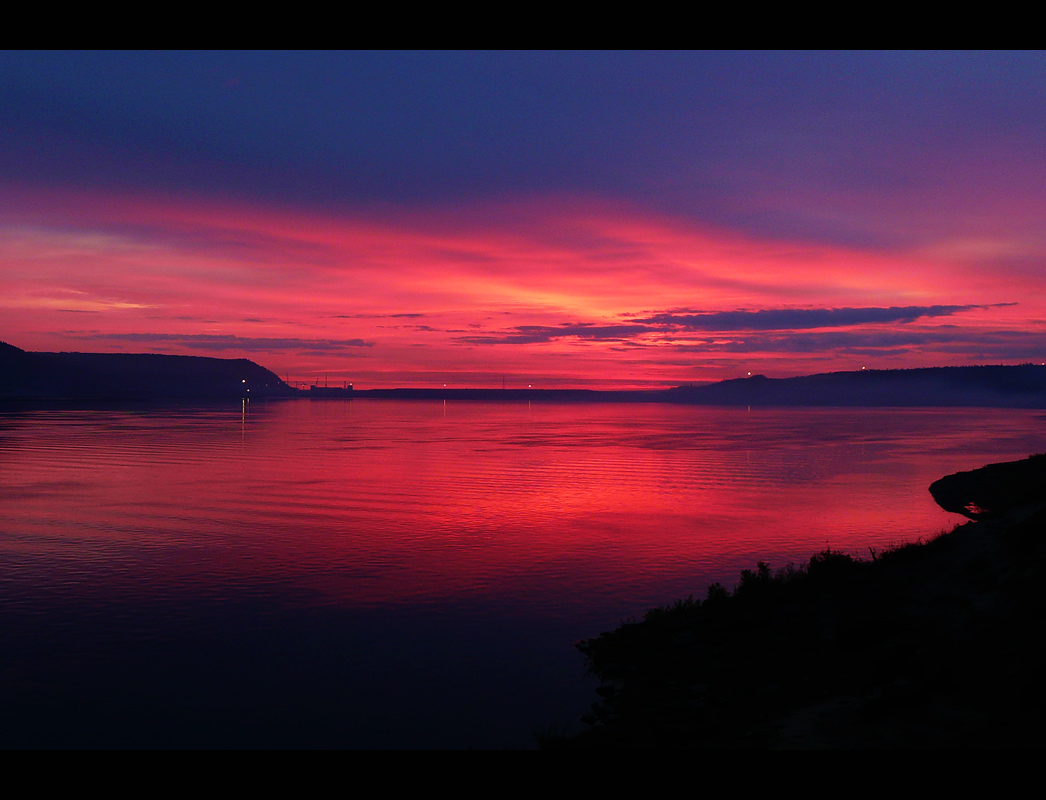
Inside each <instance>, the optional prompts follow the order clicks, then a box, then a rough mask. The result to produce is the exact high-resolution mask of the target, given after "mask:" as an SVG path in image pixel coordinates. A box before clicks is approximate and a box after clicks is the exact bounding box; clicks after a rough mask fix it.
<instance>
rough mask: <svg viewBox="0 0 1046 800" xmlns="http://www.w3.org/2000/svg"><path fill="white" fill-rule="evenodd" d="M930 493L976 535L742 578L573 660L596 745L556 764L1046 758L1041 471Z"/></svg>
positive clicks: (608, 636)
mask: <svg viewBox="0 0 1046 800" xmlns="http://www.w3.org/2000/svg"><path fill="white" fill-rule="evenodd" d="M930 491H931V492H932V494H933V496H934V498H935V499H936V500H937V502H938V503H939V504H940V505H942V506H943V507H944V508H946V509H949V510H953V511H959V512H960V513H964V514H966V515H967V516H969V517H971V519H972V520H973V521H972V522H969V523H966V524H965V525H961V526H959V527H957V528H956V529H955V530H954V531H952V532H951V533H948V534H944V535H941V536H939V537H937V538H935V539H933V540H931V541H928V542H925V543H919V544H912V545H907V546H904V547H900V548H897V549H894V550H891V551H888V552H883V553H874V552H873V553H869V557H868V558H866V559H857V558H854V557H852V556H850V555H847V554H843V553H837V552H832V551H827V550H826V551H824V552H823V553H820V554H818V555H816V556H814V557H813V558H811V559H810V562H809V563H808V564H806V565H804V566H803V567H801V568H792V567H789V568H785V569H783V570H779V571H776V572H775V571H772V570H771V569H770V568H769V567H768V566H767V565H765V564H759V565H758V567H757V568H756V569H755V570H745V571H744V572H742V575H741V582H740V584H738V585H737V587H735V588H734V590H733V591H732V592H728V591H727V590H726V589H724V588H723V587H721V586H719V585H713V586H712V587H711V588H710V590H709V592H708V597H707V598H706V599H705V600H703V601H698V600H694V599H692V598H688V599H687V600H684V601H680V602H677V603H676V604H675V605H673V606H667V607H662V608H657V609H653V610H652V611H649V612H647V614H646V616H645V618H644V619H643V620H642V621H641V622H636V623H630V624H626V625H623V626H621V627H620V628H618V629H617V630H615V631H612V632H609V633H604V634H602V635H601V636H599V637H597V638H595V639H590V640H587V641H585V642H582V643H581V644H579V648H580V649H581V650H582V652H583V653H584V654H585V655H586V656H587V659H588V663H589V667H590V670H591V673H592V674H593V675H594V676H596V677H597V678H598V679H599V681H600V685H599V687H598V689H597V692H598V694H599V696H600V698H601V699H600V700H599V702H597V703H596V704H594V706H593V709H592V713H591V714H590V715H589V716H588V717H587V719H586V722H588V723H589V726H590V727H589V729H588V730H586V731H585V732H583V733H581V734H580V735H579V736H577V737H574V738H573V739H569V740H567V739H563V738H557V737H554V736H550V737H548V738H547V739H546V740H545V741H544V742H543V744H545V745H546V746H548V747H557V746H559V747H623V748H663V747H677V748H689V747H714V748H873V747H895V748H937V747H978V748H983V747H1036V748H1038V747H1043V746H1046V724H1044V716H1043V714H1044V712H1046V682H1044V679H1043V676H1044V675H1046V636H1044V633H1046V455H1038V456H1032V457H1031V458H1029V459H1026V460H1024V461H1019V462H1013V463H1009V464H995V465H991V466H987V467H984V468H982V469H978V470H974V471H972V472H964V473H958V474H956V475H950V476H948V477H946V478H943V479H941V480H940V481H937V482H936V483H934V484H933V486H931V488H930Z"/></svg>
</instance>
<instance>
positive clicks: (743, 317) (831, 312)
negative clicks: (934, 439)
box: [459, 303, 1016, 344]
mask: <svg viewBox="0 0 1046 800" xmlns="http://www.w3.org/2000/svg"><path fill="white" fill-rule="evenodd" d="M1012 305H1016V303H994V304H990V305H930V306H903V307H899V306H893V307H889V308H812V309H760V310H756V311H746V310H740V311H717V312H706V313H701V312H696V313H682V312H681V310H679V309H676V310H673V311H666V312H661V313H657V314H652V315H650V316H646V317H637V318H635V319H634V320H633V321H631V322H629V323H625V324H617V325H600V324H595V323H562V324H560V325H519V326H516V327H515V328H513V329H511V330H508V331H504V332H501V333H491V334H482V335H476V336H463V337H459V341H461V342H464V343H468V344H538V343H542V342H551V341H553V340H556V339H567V338H577V339H590V340H600V341H613V342H625V341H630V340H634V339H637V338H641V337H647V336H650V335H660V336H661V337H662V338H665V337H668V338H672V337H678V336H679V335H681V334H686V333H689V332H702V333H736V332H746V331H796V330H809V329H822V328H851V327H855V326H861V325H883V324H890V323H901V324H907V323H912V322H915V321H916V320H918V319H922V318H933V317H949V316H953V315H955V314H960V313H962V312H964V311H973V310H979V309H987V308H995V307H1000V306H1012ZM684 311H685V310H684Z"/></svg>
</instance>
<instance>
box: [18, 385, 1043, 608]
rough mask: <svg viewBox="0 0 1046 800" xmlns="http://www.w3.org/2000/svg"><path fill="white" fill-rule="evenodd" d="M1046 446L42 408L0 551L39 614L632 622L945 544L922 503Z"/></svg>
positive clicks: (604, 415) (870, 434) (932, 419)
mask: <svg viewBox="0 0 1046 800" xmlns="http://www.w3.org/2000/svg"><path fill="white" fill-rule="evenodd" d="M444 411H445V416H444ZM971 432H972V433H971ZM1043 439H1044V436H1043V434H1042V432H1041V430H1040V426H1039V424H1038V421H1037V420H1036V418H1035V415H1034V413H1032V412H1024V411H1011V410H999V411H995V410H992V411H981V410H962V409H960V410H956V411H954V413H953V412H952V411H951V410H950V411H949V413H948V414H947V415H944V414H941V413H939V412H935V411H908V410H891V411H885V412H883V411H860V410H857V411H853V410H846V411H805V410H804V411H760V412H745V411H742V410H733V409H729V410H726V409H694V408H679V407H669V406H653V405H650V406H622V405H609V404H608V405H541V404H536V405H532V406H530V407H528V406H524V405H510V404H505V405H493V404H491V405H483V404H470V403H448V404H447V405H446V408H445V409H444V406H443V405H442V404H437V403H431V404H429V403H422V402H418V403H397V402H385V401H369V402H368V401H358V400H357V401H353V402H351V403H348V402H328V403H320V402H307V401H291V402H284V403H271V404H268V405H264V404H257V405H256V407H254V408H251V409H249V410H248V411H247V412H246V414H243V413H242V410H241V409H240V408H236V409H235V410H232V409H229V410H198V411H181V412H174V413H172V412H170V411H164V412H143V413H128V412H120V411H117V412H62V413H46V412H33V413H29V414H26V415H24V416H20V417H19V416H14V417H11V416H9V417H7V418H6V419H5V429H4V432H3V435H2V439H0V447H2V450H3V458H2V459H0V487H2V491H3V493H4V498H5V517H6V524H7V533H6V535H5V537H4V540H3V542H4V544H3V546H4V550H5V558H8V559H13V560H16V561H17V562H18V563H20V564H21V565H22V572H21V573H20V577H19V579H18V580H19V581H27V582H29V583H32V584H33V585H34V586H35V589H34V591H36V592H38V593H39V596H41V597H43V596H47V595H55V594H57V595H65V594H67V593H70V592H71V593H76V592H83V593H85V595H90V596H92V597H96V598H98V597H103V596H110V595H111V596H133V595H134V594H135V593H143V592H144V593H146V594H155V593H160V594H164V595H171V596H177V595H178V594H179V593H188V594H197V595H200V594H203V595H215V596H220V595H222V594H223V593H225V594H229V595H230V596H232V595H237V594H239V593H250V594H260V595H264V596H267V597H271V598H273V599H274V600H275V599H278V600H279V602H281V603H288V604H291V605H301V604H304V605H317V604H319V605H330V604H335V605H341V606H345V607H351V608H365V607H377V606H410V605H439V604H446V603H451V604H455V603H462V602H466V603H475V602H482V603H483V604H484V605H485V606H488V607H489V608H490V609H491V613H497V612H496V609H508V608H515V609H520V608H529V609H532V610H537V609H540V610H541V611H540V613H542V614H552V615H564V614H573V613H589V612H592V611H593V610H598V609H603V611H602V612H598V613H603V614H614V613H637V612H640V611H642V610H643V609H644V608H645V607H647V606H648V605H651V604H653V603H659V602H664V601H666V600H668V599H671V598H672V597H676V596H685V595H686V594H689V593H690V592H698V593H700V592H702V591H703V590H704V587H705V586H707V585H708V583H710V582H712V581H714V580H719V581H723V582H725V583H728V584H729V583H731V582H733V581H734V580H735V578H736V574H737V572H738V570H740V569H741V568H743V567H750V566H751V565H752V564H753V563H755V561H757V560H765V561H769V562H771V564H772V565H773V566H783V565H784V564H785V563H787V562H789V561H796V562H799V561H804V560H805V559H806V558H808V557H809V555H811V554H812V553H814V552H817V551H819V550H822V549H824V548H825V547H826V546H831V548H832V549H833V550H842V551H846V552H851V553H855V554H857V555H866V554H867V550H868V548H869V547H875V548H882V547H884V546H888V545H891V544H898V543H901V542H904V541H910V540H913V539H916V538H918V537H920V536H928V535H932V534H934V533H936V532H938V531H939V530H941V529H944V528H948V527H951V525H953V524H954V523H956V522H958V521H959V518H958V517H956V516H954V515H949V514H946V513H945V512H943V511H941V510H940V509H939V508H937V507H936V506H935V505H934V504H933V502H932V500H931V499H930V496H929V493H928V492H927V487H928V485H929V483H931V482H932V481H933V480H935V479H936V478H938V477H940V476H941V475H943V474H945V473H947V472H952V471H957V470H960V469H969V468H972V467H974V466H979V465H980V464H982V463H986V462H989V461H997V460H1003V459H1009V458H1017V457H1022V456H1023V455H1026V454H1027V452H1028V451H1029V450H1035V449H1038V450H1042V449H1043V447H1044V444H1046V442H1044V441H1043ZM1036 442H1037V444H1036ZM609 609H615V611H609Z"/></svg>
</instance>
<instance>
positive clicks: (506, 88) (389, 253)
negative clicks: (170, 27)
mask: <svg viewBox="0 0 1046 800" xmlns="http://www.w3.org/2000/svg"><path fill="white" fill-rule="evenodd" d="M1044 187H1046V54H1043V53H983V52H978V53H955V52H948V53H927V52H919V53H904V52H901V53H896V52H890V53H805V52H804V53H780V52H775V53H762V52H756V53H751V52H729V53H718V52H697V53H687V52H682V53H681V52H672V53H660V52H653V53H649V52H647V53H618V52H615V53H600V52H582V53H575V52H552V53H549V52H541V53H519V52H513V53H500V52H495V53H476V52H469V53H429V52H426V53H413V52H406V53H403V52H397V53H391V52H381V53H330V52H323V53H309V52H305V53H300V52H289V53H288V52H278V53H266V52H262V53H241V52H236V53H222V52H206V53H196V52H190V53H182V52H175V53H164V52H161V53H155V52H143V53H136V52H130V53H128V52H120V53H104V52H102V53H98V52H92V53H34V52H28V53H27V52H13V53H12V52H7V53H0V341H5V342H8V343H10V344H13V345H16V346H18V347H21V348H23V349H26V350H43V351H83V352H157V353H176V354H186V355H206V356H217V357H224V358H240V357H246V358H250V359H252V360H254V361H256V362H258V363H260V364H262V365H263V366H266V367H269V368H270V369H272V370H274V371H275V372H277V373H278V374H279V375H280V376H281V377H286V378H289V379H290V380H291V381H292V382H302V381H304V382H308V383H313V382H316V381H317V380H320V381H322V380H323V379H324V378H326V379H327V380H328V381H329V382H330V383H332V384H340V383H342V382H344V381H351V382H353V383H354V385H355V386H356V387H357V388H379V387H393V386H417V387H428V386H442V385H443V384H447V385H449V386H455V387H469V386H474V387H497V386H501V385H503V384H504V385H506V386H508V387H518V386H526V385H533V386H535V387H541V388H545V387H547V388H558V387H581V388H584V387H588V388H633V387H635V388H644V387H645V388H657V387H662V386H670V385H677V384H681V383H700V382H705V381H711V380H721V379H725V378H733V377H738V376H742V375H746V374H748V373H749V372H751V373H761V374H765V375H769V376H771V377H787V376H791V375H800V374H809V373H814V372H827V371H835V370H853V369H861V368H862V367H864V368H868V369H886V368H898V367H900V368H911V367H926V366H946V365H965V364H985V363H1005V364H1011V363H1024V362H1029V361H1034V362H1037V363H1041V362H1046V281H1044V280H1043V278H1044V277H1046V192H1044V191H1043V190H1044Z"/></svg>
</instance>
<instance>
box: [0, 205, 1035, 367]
mask: <svg viewBox="0 0 1046 800" xmlns="http://www.w3.org/2000/svg"><path fill="white" fill-rule="evenodd" d="M2 203H3V208H4V209H5V213H4V214H3V218H2V219H0V254H2V258H3V261H2V265H3V268H2V271H0V309H2V311H3V318H4V324H3V332H2V338H3V339H4V340H5V341H8V342H9V343H11V344H15V345H17V346H19V347H22V348H23V349H28V350H83V351H90V350H98V351H109V352H165V353H181V354H197V355H214V356H221V357H248V358H251V359H253V360H255V361H257V362H259V363H261V364H262V365H264V366H267V367H269V368H271V369H273V370H274V371H276V372H278V373H279V374H280V375H281V376H284V377H287V376H289V377H290V378H291V380H292V381H299V380H300V381H315V380H316V379H317V378H321V377H322V376H324V375H328V376H329V379H330V380H331V381H332V382H341V381H345V380H347V381H352V382H354V383H355V384H356V385H358V386H360V387H361V388H362V387H367V388H370V387H383V386H432V385H442V384H443V383H447V384H449V385H454V386H500V385H501V381H502V378H503V377H504V378H505V381H506V384H507V385H509V386H513V385H517V386H518V385H526V384H534V385H536V386H547V387H562V386H600V387H608V388H623V387H628V386H639V387H641V386H657V385H665V384H678V383H682V382H687V381H702V380H710V379H720V378H725V377H734V376H737V375H740V374H745V373H746V372H748V371H752V372H762V373H766V374H769V375H773V376H785V375H795V374H803V373H809V372H821V371H830V370H840V369H844V370H845V369H859V368H861V367H862V366H867V367H875V368H886V367H912V366H933V365H949V364H965V363H971V361H972V362H974V363H977V362H983V361H993V362H995V361H1004V362H1010V363H1013V362H1019V361H1027V360H1030V359H1031V358H1034V357H1035V356H1034V353H1035V352H1036V350H1035V348H1036V347H1037V346H1038V343H1039V342H1041V341H1042V336H1043V333H1044V332H1046V331H1044V328H1046V326H1044V324H1043V322H1042V320H1043V319H1046V314H1044V313H1043V311H1044V306H1046V298H1044V291H1043V288H1042V285H1041V284H1040V283H1038V282H1034V281H1031V282H1027V283H1024V284H1023V285H1022V286H1021V287H1020V288H1019V289H1018V288H1017V287H1016V285H1015V281H1014V275H1015V270H1017V271H1019V267H1011V268H1010V269H1007V270H998V271H993V270H991V269H984V268H983V264H984V263H985V261H989V262H990V261H991V260H992V259H1003V260H1006V259H1010V258H1011V257H1014V256H1020V255H1022V253H1021V243H1020V242H1014V241H1012V240H1007V239H1005V238H1002V237H1000V238H999V239H996V240H991V239H979V240H977V239H967V238H963V237H961V236H942V237H940V238H938V239H937V240H936V241H932V242H926V243H920V244H919V245H918V246H917V247H913V248H910V249H907V250H894V251H888V252H883V253H879V254H874V253H870V252H868V251H867V250H858V249H856V248H846V247H842V246H831V245H828V244H824V243H815V242H809V243H804V242H797V241H782V240H771V239H768V238H762V239H760V238H756V237H755V236H753V235H751V234H749V235H743V234H741V233H738V232H731V231H727V230H722V229H716V228H714V227H712V226H696V225H694V224H693V223H692V222H688V221H686V220H682V219H678V218H676V219H673V218H671V217H669V216H666V215H661V216H658V215H655V214H653V213H651V212H649V211H647V212H644V211H640V210H638V209H635V208H629V207H628V206H626V205H624V204H620V203H617V204H611V203H608V202H605V201H599V200H597V199H594V198H571V197H548V198H545V199H543V200H535V199H528V200H526V201H515V202H513V201H502V202H499V203H489V202H488V203H482V204H474V205H468V204H464V203H463V204H459V205H458V206H456V207H448V208H445V209H444V210H441V211H439V212H421V211H410V210H406V209H396V208H386V209H384V210H383V212H382V213H381V214H380V215H379V214H371V215H363V214H357V215H351V214H348V213H341V214H336V213H317V212H309V211H305V210H301V209H292V208H279V207H274V206H263V205H261V204H247V203H234V202H232V201H229V200H213V199H206V198H201V197H194V196H188V195H177V194H165V195H163V196H160V195H145V194H129V193H115V192H101V191H97V190H95V191H83V190H80V191H69V190H48V189H39V188H25V187H15V188H10V187H9V188H7V189H6V190H4V192H3V194H2ZM1032 244H1034V243H1032ZM1030 246H1031V244H1029V245H1028V247H1030ZM967 306H970V308H965V307H967ZM932 307H938V308H937V310H935V311H933V310H930V311H927V312H926V313H925V314H923V313H921V311H920V310H922V309H932ZM939 307H947V308H946V309H945V310H941V308H939ZM955 307H960V308H955ZM896 308H904V309H916V310H915V311H912V312H911V314H912V316H913V317H914V318H911V319H903V318H902V319H885V320H881V321H879V320H872V321H855V322H853V323H852V324H848V322H849V319H848V317H847V314H846V311H848V310H850V311H852V310H854V309H896ZM825 309H841V310H843V311H842V312H840V313H839V314H836V315H835V317H833V318H832V320H831V321H830V322H829V323H828V324H824V325H817V324H814V323H802V324H799V325H795V324H787V323H786V324H782V325H780V326H778V325H769V326H768V325H767V324H765V323H759V324H758V325H756V326H755V327H754V328H753V327H751V326H748V325H746V324H740V325H739V324H738V323H736V322H731V321H730V320H729V319H726V320H724V321H722V322H716V324H708V325H705V324H704V323H702V324H701V325H700V326H699V327H698V328H697V329H694V328H692V327H688V326H687V325H680V324H677V323H675V322H661V321H659V322H651V319H652V318H654V317H655V316H656V315H662V317H664V316H666V315H667V316H674V317H677V318H678V317H683V316H689V317H694V316H697V317H699V318H701V319H705V317H704V316H702V315H708V314H715V313H716V312H742V316H743V315H744V312H749V313H751V312H758V311H765V310H780V311H793V310H798V311H803V310H810V311H814V310H825ZM887 316H889V315H887ZM754 318H755V317H753V319H754ZM709 319H717V318H709ZM636 320H643V321H644V322H642V324H641V325H637V324H636Z"/></svg>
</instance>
